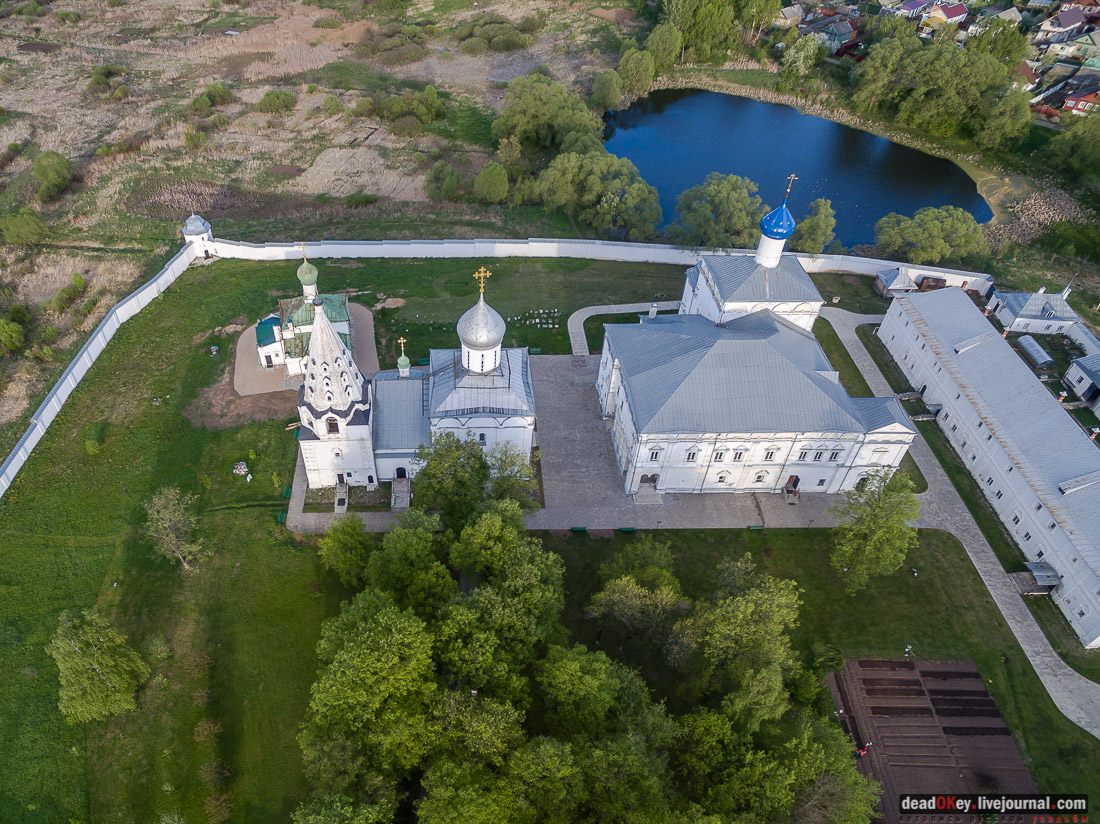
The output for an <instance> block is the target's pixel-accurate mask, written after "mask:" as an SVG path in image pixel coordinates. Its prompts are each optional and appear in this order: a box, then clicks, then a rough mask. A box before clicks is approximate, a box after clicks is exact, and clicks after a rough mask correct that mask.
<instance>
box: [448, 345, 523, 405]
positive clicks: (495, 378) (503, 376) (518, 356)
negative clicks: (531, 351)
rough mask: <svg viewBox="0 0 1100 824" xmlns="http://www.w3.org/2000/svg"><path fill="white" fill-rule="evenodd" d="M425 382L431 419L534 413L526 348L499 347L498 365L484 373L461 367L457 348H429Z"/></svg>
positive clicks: (459, 353) (460, 357) (460, 354)
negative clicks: (429, 363)
mask: <svg viewBox="0 0 1100 824" xmlns="http://www.w3.org/2000/svg"><path fill="white" fill-rule="evenodd" d="M428 382H429V390H428V395H429V400H428V414H429V416H430V417H433V418H437V417H442V416H450V415H459V416H462V417H466V416H472V415H501V414H506V415H534V414H535V392H534V389H533V388H532V387H531V367H530V358H529V356H528V352H527V349H526V348H523V349H502V350H501V352H500V366H499V367H498V368H496V369H494V370H493V371H492V372H487V373H486V374H484V375H478V374H475V373H472V372H467V371H466V370H465V369H463V368H462V353H461V351H460V350H458V349H433V350H432V351H431V374H430V375H429V376H428Z"/></svg>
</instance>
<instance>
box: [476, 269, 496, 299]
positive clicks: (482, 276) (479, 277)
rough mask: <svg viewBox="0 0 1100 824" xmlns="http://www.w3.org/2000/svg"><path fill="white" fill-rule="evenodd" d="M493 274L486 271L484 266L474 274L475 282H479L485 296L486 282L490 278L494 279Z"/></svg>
mask: <svg viewBox="0 0 1100 824" xmlns="http://www.w3.org/2000/svg"><path fill="white" fill-rule="evenodd" d="M492 274H493V273H492V272H490V271H489V270H488V269H486V268H485V267H484V266H482V267H481V268H480V269H478V270H477V271H476V272H474V280H476V281H477V282H478V285H479V286H480V287H481V294H483V295H484V294H485V281H486V280H487V279H488V278H490V277H492Z"/></svg>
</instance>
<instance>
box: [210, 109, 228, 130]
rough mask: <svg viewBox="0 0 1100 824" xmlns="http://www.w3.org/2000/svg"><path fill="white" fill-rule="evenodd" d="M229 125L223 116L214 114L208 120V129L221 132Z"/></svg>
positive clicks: (226, 118)
mask: <svg viewBox="0 0 1100 824" xmlns="http://www.w3.org/2000/svg"><path fill="white" fill-rule="evenodd" d="M228 125H229V118H228V117H226V116H225V115H224V114H220V113H219V114H216V115H214V116H213V117H212V118H210V127H211V128H213V129H217V130H218V131H221V130H222V129H224V128H226V127H227V126H228Z"/></svg>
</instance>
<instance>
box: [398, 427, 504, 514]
mask: <svg viewBox="0 0 1100 824" xmlns="http://www.w3.org/2000/svg"><path fill="white" fill-rule="evenodd" d="M414 460H415V461H416V463H417V464H418V466H419V469H418V470H417V473H416V477H415V478H414V479H413V506H414V507H416V508H417V509H427V510H438V511H439V512H440V513H441V515H442V524H443V528H444V529H450V530H453V531H454V532H458V531H460V530H461V529H462V527H463V526H464V525H465V524H466V523H467V522H469V521H470V520H472V519H473V518H475V517H477V515H478V513H479V512H480V511H481V508H482V505H483V504H484V503H485V498H486V488H487V485H488V483H489V462H488V461H487V460H486V459H485V453H484V451H483V450H482V448H481V446H480V445H479V444H478V443H477V441H474V440H472V439H470V440H465V441H460V440H459V439H458V438H457V437H455V435H454V434H452V433H450V432H444V433H443V434H440V435H434V436H433V437H432V438H431V439H430V440H429V441H428V442H427V443H424V444H421V445H420V447H419V448H417V450H416V457H415V459H414Z"/></svg>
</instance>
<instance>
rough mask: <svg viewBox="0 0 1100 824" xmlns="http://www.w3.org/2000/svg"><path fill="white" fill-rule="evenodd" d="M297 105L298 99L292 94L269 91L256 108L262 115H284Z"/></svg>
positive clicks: (282, 91) (278, 90)
mask: <svg viewBox="0 0 1100 824" xmlns="http://www.w3.org/2000/svg"><path fill="white" fill-rule="evenodd" d="M297 105H298V98H297V97H296V96H295V95H294V93H293V92H288V91H285V90H282V89H271V90H270V91H268V92H267V93H266V94H265V95H264V96H263V98H262V99H261V100H260V103H259V105H258V106H257V107H256V108H257V109H259V110H260V111H261V112H263V113H264V114H284V113H286V112H289V111H291V110H292V109H293V108H294V107H295V106H297Z"/></svg>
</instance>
